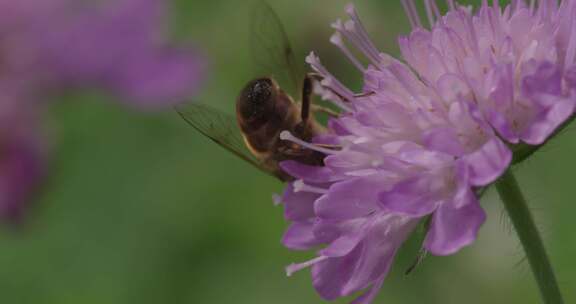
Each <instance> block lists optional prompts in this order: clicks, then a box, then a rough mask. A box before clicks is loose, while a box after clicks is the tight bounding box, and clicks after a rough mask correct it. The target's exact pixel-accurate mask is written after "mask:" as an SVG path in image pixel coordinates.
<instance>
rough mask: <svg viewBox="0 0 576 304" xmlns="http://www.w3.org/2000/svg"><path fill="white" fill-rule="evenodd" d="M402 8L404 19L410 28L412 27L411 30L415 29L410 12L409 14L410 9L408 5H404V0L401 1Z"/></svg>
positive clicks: (414, 22)
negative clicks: (406, 18) (405, 18)
mask: <svg viewBox="0 0 576 304" xmlns="http://www.w3.org/2000/svg"><path fill="white" fill-rule="evenodd" d="M401 2H402V7H403V8H404V12H405V13H406V17H408V21H409V22H410V27H412V29H415V28H416V21H415V20H414V17H413V16H412V14H411V12H410V7H409V6H408V3H406V0H402V1H401Z"/></svg>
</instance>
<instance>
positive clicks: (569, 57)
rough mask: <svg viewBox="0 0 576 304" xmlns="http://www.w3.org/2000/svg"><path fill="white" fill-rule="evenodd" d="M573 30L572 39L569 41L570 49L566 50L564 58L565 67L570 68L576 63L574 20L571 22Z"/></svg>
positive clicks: (575, 28) (575, 25) (571, 32)
mask: <svg viewBox="0 0 576 304" xmlns="http://www.w3.org/2000/svg"><path fill="white" fill-rule="evenodd" d="M570 22H571V23H572V24H571V28H572V30H571V31H570V39H569V41H568V47H567V48H566V57H565V58H564V66H570V65H572V64H573V63H574V58H575V57H576V21H574V19H572V20H570Z"/></svg>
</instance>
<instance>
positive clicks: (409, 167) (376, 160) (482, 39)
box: [281, 0, 576, 303]
mask: <svg viewBox="0 0 576 304" xmlns="http://www.w3.org/2000/svg"><path fill="white" fill-rule="evenodd" d="M532 3H534V2H532ZM403 4H404V7H405V9H406V11H407V15H408V17H409V19H410V23H411V24H412V27H413V28H414V29H413V31H412V33H411V34H410V35H409V36H407V37H402V38H400V41H399V43H400V47H401V51H402V56H403V58H404V59H405V60H406V62H407V64H404V63H402V62H400V61H399V60H396V59H394V58H392V57H390V56H389V55H386V54H382V53H380V52H379V51H378V50H377V49H376V47H375V46H374V45H373V43H372V42H371V40H370V39H369V38H368V35H367V33H366V31H365V30H364V28H363V26H362V24H361V22H360V20H359V17H358V15H357V13H356V11H355V9H354V7H353V6H352V5H349V6H348V7H347V9H346V11H347V13H348V15H349V17H350V20H347V21H345V22H342V21H340V20H338V21H337V22H336V23H334V24H333V27H334V28H335V29H336V33H335V34H334V36H332V38H331V39H330V40H331V42H332V43H334V44H335V45H336V46H337V47H339V48H340V49H341V50H342V51H343V53H344V54H346V56H347V57H348V59H349V60H350V61H351V62H352V64H354V65H355V66H356V67H357V68H358V69H359V70H360V72H361V73H362V74H363V76H364V87H363V90H362V93H360V94H355V93H354V92H352V91H350V90H349V89H348V88H346V87H345V86H344V85H343V84H342V83H340V82H339V81H338V80H337V79H336V78H335V77H334V76H332V75H331V74H330V73H329V72H328V71H327V70H326V69H325V68H324V67H323V66H322V65H321V63H320V60H319V59H318V58H317V57H316V55H314V54H311V55H310V56H309V57H308V58H307V62H308V63H309V64H310V65H311V67H312V69H313V70H315V71H316V72H317V73H319V74H320V75H321V76H323V80H322V82H321V86H320V87H319V88H317V91H318V93H319V94H321V95H322V96H323V98H325V99H328V100H331V101H332V102H333V103H334V104H336V105H337V106H339V107H340V108H341V110H342V114H341V115H340V117H338V118H336V119H332V120H331V121H330V122H329V125H328V129H329V132H328V133H327V134H323V135H322V136H319V137H318V138H315V139H314V142H313V143H306V142H303V141H301V140H300V139H298V138H295V137H294V136H292V135H291V134H289V133H288V132H287V131H285V132H283V133H282V134H281V138H282V139H284V140H290V141H293V142H295V143H297V144H300V145H302V146H305V147H307V148H310V149H314V150H316V151H319V152H322V153H325V154H326V158H325V160H324V166H323V167H312V166H307V165H304V164H300V163H298V162H295V161H285V162H283V163H282V164H281V166H282V168H283V169H284V170H285V171H286V172H287V173H288V174H290V175H291V176H293V177H294V178H295V181H294V182H292V183H290V184H289V185H288V187H287V189H286V190H285V192H284V195H283V197H282V199H281V201H282V202H283V203H284V206H285V217H286V218H287V219H288V220H289V221H291V222H292V223H291V225H290V227H289V228H288V230H287V231H286V233H285V235H284V238H283V243H284V245H285V246H287V247H288V248H291V249H296V250H306V249H311V248H314V247H316V246H324V247H323V248H322V249H320V250H319V251H318V257H316V258H314V259H312V260H310V261H308V262H305V263H301V264H293V265H290V266H289V267H288V268H287V272H288V274H291V273H293V272H294V271H296V270H299V269H302V268H305V267H308V266H311V267H312V276H313V283H314V286H315V288H316V290H317V291H318V292H319V293H320V295H321V296H322V297H323V298H325V299H327V300H334V299H336V298H339V297H343V296H348V295H351V294H353V293H355V292H357V291H359V290H364V289H368V288H369V289H368V291H367V292H365V293H364V294H363V295H361V296H360V297H359V298H357V299H356V300H355V301H354V303H370V302H371V301H372V299H373V298H374V297H375V295H376V293H377V291H378V290H379V289H380V286H381V285H382V282H383V281H384V279H385V277H386V275H387V273H388V271H389V269H390V266H391V264H392V261H393V259H394V255H395V253H396V251H397V250H398V248H399V247H400V246H401V244H402V243H403V242H404V241H405V240H406V238H407V237H408V236H409V235H410V233H411V232H412V231H413V230H414V228H415V227H416V226H417V224H418V223H419V222H420V221H421V220H422V219H425V218H427V217H430V218H431V221H430V224H429V226H428V228H427V234H426V238H425V240H424V244H423V247H424V248H425V249H426V250H427V251H429V252H431V253H432V254H435V255H449V254H453V253H455V252H457V251H459V250H460V249H461V248H463V247H464V246H467V245H470V244H471V243H473V242H474V240H475V239H476V236H477V234H478V230H479V229H480V227H481V225H482V224H483V223H484V221H485V218H486V215H485V213H484V211H483V210H482V208H481V207H480V204H479V201H478V198H477V196H476V195H475V192H474V190H475V188H476V187H483V186H487V185H489V184H490V183H492V182H494V181H495V180H496V179H497V178H498V177H499V176H500V175H502V173H504V172H505V171H506V170H507V169H508V167H509V166H510V163H511V160H512V152H511V150H510V149H509V147H508V145H509V144H516V143H519V142H520V141H522V142H524V143H527V144H531V145H540V144H542V143H543V142H544V141H545V140H546V139H547V138H548V137H549V136H550V135H551V134H552V133H553V132H554V131H555V130H556V129H557V128H558V127H559V126H560V125H561V124H562V123H564V122H566V121H567V120H568V119H569V118H570V117H572V115H573V113H574V107H575V104H576V86H575V84H576V81H575V80H576V76H575V75H576V65H575V59H576V22H575V21H574V20H575V19H574V18H573V16H574V15H575V14H576V1H573V0H565V1H562V2H561V4H560V5H558V4H557V3H556V1H552V0H549V1H548V0H542V1H539V3H538V6H535V5H533V6H528V5H526V4H525V3H524V2H523V1H512V4H510V5H508V6H506V7H505V8H501V7H500V6H499V5H498V1H494V4H493V5H492V6H489V5H488V4H487V1H485V2H483V4H482V6H481V7H480V9H479V10H478V11H476V12H473V11H472V8H470V7H463V6H459V5H457V4H455V3H454V1H448V4H449V8H450V10H449V12H448V13H447V14H446V15H445V16H441V15H440V12H439V9H438V8H437V6H436V3H435V2H434V1H429V0H427V1H425V4H426V12H427V15H428V18H429V22H430V25H431V30H427V29H424V27H423V26H422V21H421V20H420V18H419V17H418V13H417V12H416V9H415V5H414V3H413V1H411V0H406V1H403ZM343 37H345V38H346V40H347V41H348V42H350V43H351V44H352V45H354V46H355V47H356V48H357V49H358V50H359V51H361V53H362V54H363V55H364V56H365V57H366V59H367V60H368V61H369V65H368V66H367V67H366V66H364V65H363V64H362V63H361V61H360V60H358V59H357V58H356V57H354V56H353V55H352V52H350V51H349V49H348V47H347V45H346V44H345V43H344V40H343ZM504 141H506V142H508V144H507V143H505V142H504ZM319 143H321V144H328V145H331V146H335V147H338V149H327V148H325V146H319V145H317V144H319Z"/></svg>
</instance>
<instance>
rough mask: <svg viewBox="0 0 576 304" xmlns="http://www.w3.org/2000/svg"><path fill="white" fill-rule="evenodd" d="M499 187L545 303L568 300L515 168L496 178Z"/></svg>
mask: <svg viewBox="0 0 576 304" xmlns="http://www.w3.org/2000/svg"><path fill="white" fill-rule="evenodd" d="M496 188H497V189H498V193H499V194H500V198H501V199H502V202H503V203H504V206H505V207H506V211H507V212H508V215H509V216H510V218H511V219H512V223H513V224H514V228H515V230H516V233H517V234H518V237H519V238H520V242H521V243H522V247H524V251H525V252H526V256H527V258H528V261H529V262H530V267H531V268H532V273H533V274H534V277H535V279H536V282H537V283H538V287H539V288H540V294H541V296H542V300H543V303H545V304H562V303H564V301H563V300H562V295H561V294H560V289H559V288H558V283H557V281H556V277H555V276H554V270H553V269H552V265H551V264H550V260H549V259H548V255H547V254H546V250H545V249H544V244H543V243H542V238H541V237H540V234H539V233H538V230H537V229H536V225H535V224H534V219H533V217H532V214H531V213H530V210H529V209H528V206H527V205H526V200H525V199H524V196H523V195H522V192H521V191H520V188H519V187H518V182H517V181H516V178H515V177H514V175H513V174H512V172H511V170H508V171H507V172H506V173H505V174H504V175H503V176H502V177H501V178H500V179H499V180H498V181H497V182H496Z"/></svg>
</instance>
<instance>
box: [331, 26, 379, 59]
mask: <svg viewBox="0 0 576 304" xmlns="http://www.w3.org/2000/svg"><path fill="white" fill-rule="evenodd" d="M352 16H353V18H352V20H348V21H346V22H344V23H342V21H341V20H336V22H334V23H333V24H332V27H333V28H334V29H336V31H338V32H339V33H341V34H342V35H344V37H346V39H348V40H349V41H350V42H351V43H352V44H353V45H354V46H355V47H356V48H357V49H358V50H360V51H361V52H362V53H363V54H364V56H366V58H368V60H370V62H372V64H374V65H375V66H377V67H379V66H382V65H383V63H382V60H381V59H382V58H381V57H380V52H379V51H378V49H377V48H376V46H374V44H373V43H372V41H371V40H370V38H369V37H368V34H367V33H366V30H365V29H364V28H363V26H362V24H361V23H360V24H359V23H358V22H359V19H358V17H357V16H356V15H351V17H352ZM355 20H358V22H357V21H355Z"/></svg>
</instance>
